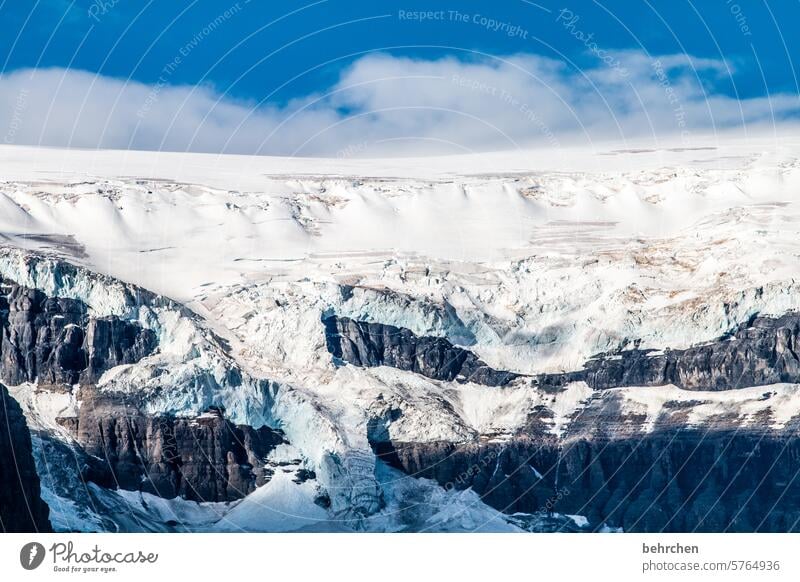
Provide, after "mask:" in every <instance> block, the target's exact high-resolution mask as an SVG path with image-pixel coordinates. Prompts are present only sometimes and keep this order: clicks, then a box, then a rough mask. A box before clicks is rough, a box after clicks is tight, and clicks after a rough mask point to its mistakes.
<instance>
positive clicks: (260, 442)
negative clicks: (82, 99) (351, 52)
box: [0, 140, 800, 532]
mask: <svg viewBox="0 0 800 582" xmlns="http://www.w3.org/2000/svg"><path fill="white" fill-rule="evenodd" d="M34 153H36V154H37V156H39V157H37V158H35V159H36V160H38V161H37V162H36V163H33V162H32V161H31V160H32V159H33V158H31V156H32V155H33V154H34ZM45 153H46V154H47V155H45ZM45 153H42V152H34V151H33V150H27V149H25V148H0V160H5V161H6V162H7V163H5V164H3V166H2V167H3V170H2V175H3V178H2V179H3V180H4V181H3V188H2V189H1V190H0V380H2V381H3V383H4V384H5V385H6V386H8V393H7V394H6V393H3V394H4V398H3V401H4V402H6V403H7V406H6V408H4V411H5V412H4V414H5V415H6V416H5V417H3V418H4V420H3V426H8V427H10V428H11V430H10V431H7V432H6V433H4V434H5V435H6V437H9V436H10V438H11V440H10V441H9V440H8V439H7V441H3V440H0V451H2V455H3V460H2V463H3V464H2V468H3V472H2V474H1V475H2V477H0V479H2V484H3V486H4V487H3V488H1V489H2V495H6V492H10V493H9V495H7V496H6V497H3V498H2V500H3V506H2V507H3V514H2V516H3V520H4V521H3V523H4V527H6V529H9V528H10V527H13V528H19V529H22V530H26V531H33V530H40V531H44V530H46V529H47V528H48V527H49V525H48V524H52V528H53V529H54V530H56V531H581V532H591V531H598V532H600V531H642V532H658V531H672V532H683V531H709V532H714V531H741V532H749V531H797V530H798V529H800V527H799V526H798V523H799V522H800V490H799V489H798V488H799V487H800V480H798V479H796V478H795V477H796V475H795V473H796V470H795V469H794V467H795V465H796V464H797V458H798V455H800V451H798V447H797V442H798V439H797V437H798V434H797V431H798V427H800V359H799V354H800V352H798V339H800V338H799V337H798V336H799V335H800V315H798V314H799V313H800V289H799V288H798V284H797V280H798V269H797V261H796V256H797V253H798V248H797V244H798V243H797V241H798V240H800V237H798V234H800V206H798V204H800V203H798V202H797V201H796V196H795V192H796V188H797V187H798V186H799V185H800V148H798V146H797V145H796V144H794V143H793V142H792V141H791V140H783V141H774V140H762V141H758V140H749V141H747V142H737V141H732V142H730V143H724V144H710V145H708V144H707V145H705V146H704V147H702V148H701V149H691V148H652V149H649V148H641V149H637V150H635V152H631V151H629V152H627V153H625V152H617V151H614V150H610V151H601V152H594V151H583V150H575V151H568V152H562V155H560V156H557V157H554V156H552V155H550V154H548V153H547V152H535V154H536V155H533V154H532V153H531V152H527V153H519V154H508V155H507V156H505V155H504V156H492V155H489V156H479V157H474V156H473V157H469V156H468V157H464V158H460V157H456V158H447V159H442V160H393V161H381V162H374V163H373V162H370V163H367V162H359V161H356V160H339V161H331V160H327V161H326V160H315V161H313V163H312V161H298V160H285V159H284V160H279V159H271V158H259V159H256V160H254V159H251V158H238V157H235V156H225V157H221V158H217V157H207V156H202V155H197V154H192V155H188V154H187V155H186V156H185V157H184V156H182V155H179V154H165V153H160V154H153V153H135V152H128V153H127V154H126V157H125V161H124V168H123V167H122V166H121V164H122V163H123V162H122V161H121V160H120V159H119V155H118V154H115V153H113V152H94V153H93V154H92V155H91V156H90V155H89V154H88V153H85V152H84V153H81V152H77V151H60V150H48V152H45ZM4 156H5V157H4ZM42 156H44V157H42ZM43 160H44V161H43ZM45 162H46V163H45ZM45 167H46V168H47V170H46V171H45V170H44V169H43V168H45ZM56 169H58V171H56ZM0 438H2V437H0ZM10 451H13V452H14V455H16V457H13V456H12V457H9V456H8V454H9V452H10ZM14 458H16V459H17V460H16V463H17V464H16V465H15V464H13V459H14ZM9 459H11V460H9ZM18 477H19V478H18ZM6 485H7V486H8V487H6ZM13 487H16V488H17V489H13ZM19 499H25V500H27V502H28V504H29V507H30V508H32V509H31V511H29V512H27V513H24V514H22V513H19V511H18V510H19V508H21V507H22V506H23V505H21V504H20V503H18V502H17V501H15V500H19ZM48 506H49V517H48ZM15 511H16V513H15ZM26 516H27V517H26ZM26 518H27V519H28V520H29V521H27V522H26V521H25V519H26ZM12 520H13V522H14V523H15V524H18V525H14V526H8V525H6V524H7V523H11V522H12ZM20 520H22V521H20Z"/></svg>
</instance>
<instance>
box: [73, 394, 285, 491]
mask: <svg viewBox="0 0 800 582" xmlns="http://www.w3.org/2000/svg"><path fill="white" fill-rule="evenodd" d="M81 402H82V404H81V408H80V412H79V415H78V416H77V417H71V418H62V419H59V422H60V423H61V424H62V425H63V426H65V427H66V428H68V429H69V430H70V432H71V433H72V434H73V435H74V437H75V439H76V440H77V442H78V443H80V445H81V446H82V448H83V450H84V451H85V452H86V453H88V454H89V455H90V456H92V457H94V458H95V459H99V460H100V461H101V463H99V464H98V463H92V464H87V465H85V466H84V468H83V477H84V479H85V480H87V481H93V482H95V483H97V484H98V485H101V486H105V487H111V488H117V487H118V488H121V489H127V490H132V491H144V492H146V493H151V494H154V495H158V496H160V497H164V498H167V499H172V498H174V497H178V496H180V497H183V498H184V499H189V500H192V501H234V500H236V499H241V498H243V497H245V496H246V495H248V494H249V493H252V492H253V491H254V490H255V489H256V487H259V486H261V485H263V484H264V483H265V482H267V481H268V480H269V478H270V474H269V472H268V469H267V468H266V461H267V456H268V455H269V453H270V452H271V451H272V450H273V449H274V448H275V447H276V446H278V445H280V444H283V443H284V442H285V440H284V438H283V435H282V433H281V432H280V431H275V430H272V429H270V428H268V427H261V428H259V429H254V428H252V427H250V426H246V425H245V426H237V425H234V424H233V423H231V422H230V421H229V420H227V419H225V417H224V411H222V410H220V409H216V408H212V409H209V410H207V411H206V412H204V413H203V414H201V415H199V416H197V417H194V418H175V417H174V416H165V415H155V416H154V415H147V414H144V413H143V412H142V411H141V409H139V408H138V407H137V406H136V405H133V404H131V403H130V402H126V401H125V400H122V399H120V398H119V397H115V396H109V395H101V394H86V395H84V396H82V398H81Z"/></svg>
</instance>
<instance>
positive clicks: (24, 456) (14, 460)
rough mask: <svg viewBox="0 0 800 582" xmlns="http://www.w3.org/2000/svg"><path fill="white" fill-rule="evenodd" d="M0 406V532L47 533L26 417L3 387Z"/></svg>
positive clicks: (0, 391)
mask: <svg viewBox="0 0 800 582" xmlns="http://www.w3.org/2000/svg"><path fill="white" fill-rule="evenodd" d="M0 403H2V406H0V427H2V430H0V475H2V485H3V486H2V487H0V529H2V530H3V531H4V532H7V533H12V532H38V533H45V532H50V531H52V530H51V526H50V520H49V519H48V515H49V513H50V511H49V508H48V507H47V504H46V503H45V502H44V501H42V498H41V493H40V490H39V476H38V475H37V473H36V466H35V464H34V460H33V453H32V448H31V435H30V432H29V431H28V426H27V424H26V423H25V416H24V415H23V414H22V409H21V408H20V407H19V404H17V402H16V400H14V399H13V398H12V397H11V396H10V395H9V393H8V390H7V389H6V387H5V386H3V385H2V384H0Z"/></svg>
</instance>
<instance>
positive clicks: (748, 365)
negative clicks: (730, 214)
mask: <svg viewBox="0 0 800 582" xmlns="http://www.w3.org/2000/svg"><path fill="white" fill-rule="evenodd" d="M323 322H324V324H325V331H326V339H327V345H328V351H329V352H330V353H331V354H332V355H333V356H334V357H337V358H339V359H341V360H343V361H345V362H347V363H349V364H353V365H355V366H362V367H368V366H391V367H394V368H398V369H400V370H405V371H409V372H415V373H418V374H422V375H423V376H427V377H428V378H433V379H435V380H443V381H452V380H455V381H459V382H465V381H470V382H476V383H478V384H485V385H487V386H502V385H505V384H508V383H509V382H510V381H512V380H514V379H515V378H519V377H522V375H520V374H516V373H513V372H506V371H500V370H495V369H493V368H491V367H489V366H488V365H487V364H485V363H484V362H482V361H481V360H480V359H479V358H478V357H477V356H476V355H475V354H473V353H472V352H470V351H468V350H465V349H463V348H459V347H457V346H454V345H453V344H451V343H450V342H449V341H448V340H446V339H444V338H440V337H429V336H417V335H415V334H414V333H412V332H411V331H410V330H408V329H405V328H401V327H395V326H392V325H384V324H380V323H368V322H363V321H356V320H353V319H349V318H346V317H336V316H331V317H327V318H326V319H324V320H323ZM799 342H800V315H798V314H796V313H788V314H786V315H783V316H781V317H778V318H773V317H755V318H753V319H752V320H751V321H750V322H748V323H746V324H744V325H742V326H740V327H739V329H737V330H736V331H735V332H734V333H732V334H731V335H730V336H725V337H721V338H718V339H717V340H715V341H712V342H709V343H707V344H704V345H699V346H693V347H690V348H687V349H684V350H665V351H663V352H655V351H654V350H639V349H634V350H625V351H620V352H618V353H614V354H600V355H598V356H597V357H595V358H593V359H591V360H589V361H588V362H587V363H586V365H585V366H584V369H583V370H578V371H574V372H565V373H563V374H539V375H536V376H532V377H531V378H532V380H533V381H534V382H535V383H536V384H538V385H539V386H542V387H545V388H555V389H557V388H559V387H561V386H564V385H566V384H568V383H570V382H577V381H583V382H586V383H587V384H588V385H589V386H590V387H591V388H594V389H607V388H619V387H624V386H664V385H667V384H673V385H675V386H678V387H679V388H683V389H684V390H733V389H736V388H746V387H749V386H762V385H767V384H776V383H780V382H793V383H796V382H800V355H799V354H798V343H799Z"/></svg>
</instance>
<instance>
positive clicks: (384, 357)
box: [323, 316, 518, 386]
mask: <svg viewBox="0 0 800 582" xmlns="http://www.w3.org/2000/svg"><path fill="white" fill-rule="evenodd" d="M323 323H324V325H325V337H326V341H327V345H328V351H329V352H330V353H331V354H332V355H333V356H334V357H336V358H339V359H340V360H343V361H345V362H347V363H348V364H352V365H354V366H360V367H370V366H390V367H393V368H398V369H400V370H406V371H408V372H415V373H417V374H422V375H423V376H427V377H428V378H432V379H434V380H443V381H446V382H450V381H453V380H455V381H457V382H475V383H477V384H485V385H487V386H502V385H505V384H508V383H509V382H511V381H512V380H513V379H514V378H516V377H518V374H513V373H511V372H504V371H501V370H495V369H494V368H491V367H489V366H488V365H486V364H485V363H484V362H482V361H481V360H480V359H479V358H478V357H477V356H476V355H475V354H473V353H472V352H470V351H469V350H465V349H463V348H459V347H457V346H454V345H453V344H451V343H450V342H449V341H448V340H446V339H444V338H440V337H428V336H422V337H420V336H417V335H415V334H414V333H413V332H411V330H408V329H406V328H403V327H395V326H393V325H384V324H381V323H368V322H365V321H356V320H354V319H350V318H347V317H337V316H330V317H326V318H325V319H324V320H323Z"/></svg>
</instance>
